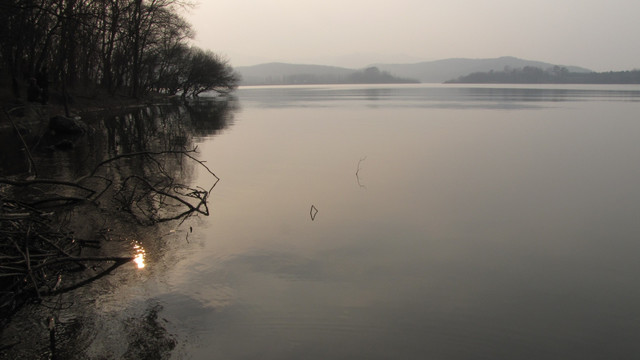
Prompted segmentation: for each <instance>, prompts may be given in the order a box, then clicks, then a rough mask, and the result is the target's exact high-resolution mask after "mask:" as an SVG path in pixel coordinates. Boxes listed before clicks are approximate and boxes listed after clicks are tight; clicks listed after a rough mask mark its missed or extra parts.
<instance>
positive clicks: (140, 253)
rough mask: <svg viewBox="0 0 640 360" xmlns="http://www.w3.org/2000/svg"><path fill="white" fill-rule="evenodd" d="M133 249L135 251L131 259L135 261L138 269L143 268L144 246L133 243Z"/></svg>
mask: <svg viewBox="0 0 640 360" xmlns="http://www.w3.org/2000/svg"><path fill="white" fill-rule="evenodd" d="M133 250H134V251H135V258H134V259H133V262H135V263H136V265H137V266H138V269H143V268H144V254H145V251H144V248H143V247H142V245H140V244H133Z"/></svg>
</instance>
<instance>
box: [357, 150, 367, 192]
mask: <svg viewBox="0 0 640 360" xmlns="http://www.w3.org/2000/svg"><path fill="white" fill-rule="evenodd" d="M365 160H367V157H366V156H365V157H363V158H360V160H359V161H358V168H357V169H356V181H357V182H358V186H360V187H361V188H363V189H366V188H367V187H366V186H364V185H362V183H360V176H359V174H360V165H361V164H362V162H363V161H365Z"/></svg>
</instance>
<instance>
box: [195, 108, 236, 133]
mask: <svg viewBox="0 0 640 360" xmlns="http://www.w3.org/2000/svg"><path fill="white" fill-rule="evenodd" d="M187 109H188V110H189V115H190V117H191V124H192V126H193V128H192V129H193V134H194V135H197V136H210V135H214V134H216V133H217V132H218V131H220V130H223V129H226V128H227V127H229V126H231V125H233V115H234V113H235V111H237V110H238V103H237V101H234V100H233V99H232V100H230V101H217V100H200V101H197V102H194V103H192V104H189V105H187Z"/></svg>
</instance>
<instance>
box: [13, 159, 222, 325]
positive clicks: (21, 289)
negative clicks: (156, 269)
mask: <svg viewBox="0 0 640 360" xmlns="http://www.w3.org/2000/svg"><path fill="white" fill-rule="evenodd" d="M195 152H196V149H192V150H169V151H155V152H154V151H145V152H136V153H129V154H120V155H117V156H114V157H112V158H109V159H106V160H104V161H101V162H100V163H98V164H97V165H96V166H95V167H94V168H93V169H92V170H91V171H89V172H88V173H87V175H85V176H82V177H80V178H78V179H76V180H66V179H65V180H58V179H42V178H29V179H10V178H4V177H0V289H2V290H0V320H1V319H2V318H4V317H6V316H7V315H9V314H11V313H13V311H15V309H16V308H18V307H19V306H20V305H21V304H23V303H25V302H28V301H33V300H36V301H39V300H41V299H42V298H43V297H46V296H51V295H56V294H61V293H64V292H68V291H72V290H74V289H77V288H79V287H81V286H84V285H87V284H89V283H91V282H93V281H96V280H98V279H100V278H102V277H104V276H106V275H107V274H109V273H111V272H113V271H114V270H115V269H117V268H118V267H120V266H122V265H124V264H126V263H129V262H131V261H132V260H133V257H131V256H98V257H96V256H93V257H91V256H85V255H83V254H82V249H83V248H85V247H96V246H95V242H96V241H95V240H90V239H86V240H85V239H76V238H75V237H74V235H73V233H71V232H69V231H66V230H65V228H66V227H65V222H66V221H68V218H65V217H64V216H61V214H68V213H69V211H68V210H69V208H70V206H74V205H77V204H79V203H90V204H94V205H95V206H100V203H99V202H98V200H100V199H102V198H106V199H107V200H105V201H110V199H112V198H113V199H115V200H116V201H117V202H118V205H119V209H122V210H125V211H126V212H129V213H130V214H131V215H132V216H133V218H134V219H135V220H136V221H137V222H138V223H139V224H144V225H151V224H156V223H160V222H167V221H172V220H178V219H181V218H182V219H185V218H186V217H189V216H192V215H198V214H201V215H205V216H207V215H209V208H208V204H207V201H208V199H209V193H210V192H211V190H213V188H214V187H215V186H216V184H217V183H218V182H219V181H220V178H219V177H218V176H216V175H215V173H213V172H212V171H211V170H210V169H209V168H208V167H207V166H206V165H205V164H204V162H202V161H200V160H198V159H196V158H195V156H194V153H195ZM185 161H187V162H192V163H194V164H195V165H196V166H198V167H202V168H204V169H205V170H206V171H207V172H208V173H209V174H210V175H211V176H212V179H213V181H212V182H213V185H212V186H211V187H210V188H209V190H204V189H202V188H200V187H192V186H189V185H185V184H181V183H179V182H178V181H177V179H176V178H174V177H173V176H172V175H171V174H172V171H170V169H172V168H169V167H168V165H171V164H175V163H176V162H178V163H181V162H185ZM123 169H124V170H123ZM173 173H176V171H175V169H174V171H173ZM61 220H62V222H61ZM96 268H98V269H99V268H103V270H98V271H97V272H96V273H93V274H87V272H90V271H96ZM104 268H106V269H104ZM79 270H82V271H84V272H83V273H82V275H84V279H82V276H79V275H78V276H73V277H71V276H67V275H69V274H70V273H71V272H76V271H79ZM87 275H88V277H87ZM65 277H66V278H73V279H75V280H71V281H69V280H67V281H61V279H63V278H65Z"/></svg>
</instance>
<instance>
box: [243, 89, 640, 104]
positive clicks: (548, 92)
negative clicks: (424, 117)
mask: <svg viewBox="0 0 640 360" xmlns="http://www.w3.org/2000/svg"><path fill="white" fill-rule="evenodd" d="M239 96H240V97H241V98H242V100H243V101H245V102H247V103H255V104H258V105H259V106H261V107H265V108H274V107H291V106H293V107H295V106H327V105H329V104H330V105H332V106H339V105H342V106H353V105H355V104H356V102H354V100H366V102H362V103H359V105H364V106H367V107H374V108H375V107H378V106H381V107H382V106H384V107H410V108H416V107H420V108H454V109H455V108H467V109H501V108H502V109H518V108H521V109H526V108H537V107H541V106H543V105H545V106H549V105H550V104H552V103H553V102H573V101H591V100H607V101H640V89H638V88H637V87H636V86H626V87H625V86H617V87H610V86H606V85H603V86H584V85H574V86H566V85H524V86H523V85H495V84H492V85H475V86H474V85H464V86H460V85H449V84H446V85H438V84H409V85H371V86H352V85H336V86H324V87H323V86H317V85H316V86H312V85H310V86H289V87H280V88H274V87H269V86H248V87H241V88H240V90H239ZM544 103H547V104H544Z"/></svg>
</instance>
